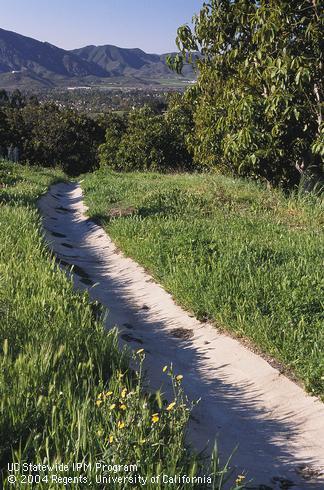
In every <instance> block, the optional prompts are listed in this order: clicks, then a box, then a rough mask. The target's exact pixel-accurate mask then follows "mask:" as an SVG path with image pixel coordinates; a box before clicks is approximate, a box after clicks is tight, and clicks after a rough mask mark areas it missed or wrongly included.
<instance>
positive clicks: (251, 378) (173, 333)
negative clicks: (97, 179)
mask: <svg viewBox="0 0 324 490" xmlns="http://www.w3.org/2000/svg"><path fill="white" fill-rule="evenodd" d="M39 209H40V212H41V214H42V217H43V225H44V229H45V235H46V240H47V242H48V243H49V246H50V247H51V249H52V250H53V251H54V252H55V254H56V255H57V257H58V258H59V259H60V261H61V265H62V266H63V267H64V266H66V265H67V264H73V265H74V274H73V278H74V282H75V287H76V288H78V289H85V288H87V289H88V290H89V293H90V296H91V297H92V298H93V299H96V300H98V301H99V302H100V303H102V304H103V305H104V306H105V307H107V309H108V311H109V314H108V316H107V320H106V322H107V328H111V327H112V326H114V325H118V327H119V330H120V338H121V342H122V343H123V342H124V343H127V344H128V345H130V346H131V347H132V348H134V349H138V348H140V347H143V348H144V349H145V351H146V359H145V366H146V369H147V373H148V381H147V382H148V384H149V388H150V389H152V390H155V389H158V388H160V387H161V386H162V388H163V392H164V393H165V394H166V396H167V397H168V394H169V393H170V386H169V385H168V377H166V376H165V374H163V372H162V368H163V366H165V365H166V364H170V363H171V362H172V363H173V366H174V370H175V372H177V373H181V374H183V376H184V380H183V385H184V388H185V391H186V394H187V396H188V397H189V399H190V400H197V399H199V398H200V399H201V401H200V403H199V404H198V405H197V407H196V408H195V409H194V412H193V416H192V419H191V422H190V426H189V433H188V437H189V439H190V441H191V442H192V443H193V444H194V446H195V447H196V448H198V449H202V448H205V447H207V449H209V448H211V447H212V445H213V443H214V440H215V438H217V440H218V442H219V448H220V453H221V457H222V460H223V461H224V460H225V459H226V458H227V457H228V456H229V455H230V454H231V452H232V451H233V449H234V448H235V446H237V445H239V448H238V450H237V451H236V453H235V454H234V456H233V460H232V465H234V467H235V468H236V469H237V471H238V472H240V473H242V472H245V473H247V477H248V478H253V483H252V484H251V485H250V486H249V488H255V489H257V488H260V489H262V488H263V489H264V490H265V489H277V488H278V489H279V488H281V489H286V488H296V489H304V488H306V489H318V490H319V489H324V405H323V404H322V403H321V402H320V401H319V400H317V399H316V398H314V397H311V396H308V395H307V394H306V393H305V392H304V391H303V390H302V389H301V388H300V387H299V386H297V385H296V384H294V383H293V382H292V381H290V380H289V379H287V378H286V377H285V376H283V375H281V373H280V372H279V371H278V370H277V369H275V368H273V367H272V366H270V365H269V364H268V363H267V362H266V361H265V360H264V359H262V358H261V357H259V356H258V355H256V354H254V353H253V352H251V351H250V350H248V349H247V348H246V347H244V346H243V345H241V344H240V343H239V342H238V341H237V340H235V339H232V338H230V337H228V336H226V335H223V334H220V333H219V332H218V331H217V330H216V329H215V328H214V327H213V326H212V325H209V324H206V323H201V322H199V321H198V320H196V319H195V318H193V317H191V316H190V315H189V314H188V313H186V312H185V311H183V310H182V309H181V308H180V307H179V306H177V305H176V304H175V302H174V301H173V300H172V297H171V296H170V294H168V293H167V292H166V291H165V290H163V288H162V287H161V286H159V285H158V284H156V283H155V282H154V281H153V280H152V278H151V277H150V276H149V275H148V274H147V273H146V272H145V271H144V269H143V268H142V267H140V266H139V265H138V264H136V263H135V262H134V261H133V260H131V259H129V258H126V257H125V256H124V255H123V254H122V253H120V252H119V251H118V250H117V249H116V247H115V245H114V244H113V242H112V241H111V239H110V238H109V237H108V236H107V235H106V233H105V232H104V230H103V229H102V228H100V227H99V226H97V225H96V224H95V223H93V222H92V221H91V220H89V219H88V218H87V216H86V214H85V213H86V207H85V206H84V204H83V196H82V190H81V187H80V185H79V184H76V183H71V184H64V183H60V184H56V185H54V186H52V187H51V189H50V190H49V192H48V193H47V194H46V195H44V196H43V197H42V198H41V199H40V201H39ZM170 398H171V396H170ZM260 485H261V486H260ZM263 485H264V486H263Z"/></svg>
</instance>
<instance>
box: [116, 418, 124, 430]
mask: <svg viewBox="0 0 324 490" xmlns="http://www.w3.org/2000/svg"><path fill="white" fill-rule="evenodd" d="M117 426H118V429H123V428H124V427H125V423H124V422H121V421H120V420H118V424H117Z"/></svg>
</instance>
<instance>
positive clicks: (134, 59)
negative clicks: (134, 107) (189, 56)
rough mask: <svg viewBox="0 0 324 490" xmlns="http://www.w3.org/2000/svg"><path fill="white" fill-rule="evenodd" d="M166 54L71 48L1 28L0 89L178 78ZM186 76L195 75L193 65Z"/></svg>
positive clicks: (185, 71)
mask: <svg viewBox="0 0 324 490" xmlns="http://www.w3.org/2000/svg"><path fill="white" fill-rule="evenodd" d="M166 56H167V54H164V55H157V54H147V53H145V52H144V51H142V50H141V49H137V48H134V49H126V48H119V47H117V46H111V45H105V46H86V47H84V48H80V49H75V50H72V51H67V50H64V49H61V48H58V47H56V46H54V45H52V44H50V43H47V42H41V41H37V40H35V39H32V38H30V37H26V36H22V35H21V34H17V33H15V32H11V31H7V30H5V29H0V88H8V89H12V88H30V89H33V88H45V87H55V86H64V85H71V84H72V85H73V84H74V85H75V84H77V83H78V81H80V82H83V83H84V82H86V83H89V84H91V83H100V82H103V79H110V78H118V79H119V83H122V80H123V78H127V79H128V80H129V79H132V78H133V79H134V80H137V81H138V80H141V79H142V78H143V80H144V81H145V80H148V79H149V80H157V79H159V78H161V79H165V78H169V79H175V78H177V75H175V74H174V73H173V72H171V71H170V70H169V68H168V67H167V65H166V61H165V60H166ZM183 74H184V76H187V77H190V78H193V71H192V68H191V67H190V66H188V67H185V69H184V73H183Z"/></svg>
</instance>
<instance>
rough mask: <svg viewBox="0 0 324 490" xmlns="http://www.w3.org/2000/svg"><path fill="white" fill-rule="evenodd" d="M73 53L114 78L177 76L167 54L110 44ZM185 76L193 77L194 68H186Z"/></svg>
mask: <svg viewBox="0 0 324 490" xmlns="http://www.w3.org/2000/svg"><path fill="white" fill-rule="evenodd" d="M72 53H74V54H76V55H78V56H80V57H81V58H82V59H83V60H85V61H89V62H91V63H94V64H96V65H98V66H100V67H101V68H102V69H104V70H105V71H106V72H108V73H109V74H110V76H113V77H121V76H136V77H141V76H142V77H145V78H151V79H154V78H160V77H167V78H169V77H170V78H173V77H174V76H175V75H174V74H173V73H172V72H171V70H170V69H169V68H168V66H167V65H166V57H167V54H162V55H158V54H148V53H145V52H144V51H142V50H141V49H138V48H119V47H117V46H112V45H110V44H107V45H104V46H85V47H84V48H79V49H74V50H73V51H72ZM183 75H184V76H191V77H192V76H193V70H192V68H191V67H190V66H186V67H185V68H184V72H183Z"/></svg>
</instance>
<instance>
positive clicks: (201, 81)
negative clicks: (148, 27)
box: [170, 0, 324, 187]
mask: <svg viewBox="0 0 324 490" xmlns="http://www.w3.org/2000/svg"><path fill="white" fill-rule="evenodd" d="M323 19H324V16H323V15H321V2H320V1H318V0H303V1H288V0H285V1H282V0H280V1H279V0H271V1H268V0H261V1H257V0H253V1H250V0H249V1H246V0H211V1H210V2H208V3H207V2H206V3H205V4H204V5H203V8H202V9H201V11H200V13H199V14H198V15H197V16H195V17H194V28H193V30H191V29H190V28H189V26H182V27H180V28H179V30H178V38H177V43H178V47H179V49H180V50H181V51H182V54H183V56H186V58H187V59H188V57H189V59H190V56H191V54H192V53H195V52H196V51H197V50H199V51H200V52H201V55H202V57H201V58H198V59H197V58H195V64H196V66H197V69H198V83H197V86H196V87H195V88H194V89H191V90H190V92H189V93H187V95H186V97H189V98H191V100H192V101H193V103H194V104H193V105H194V123H195V131H194V133H193V136H194V138H193V141H192V145H191V147H192V149H193V154H194V159H195V161H196V162H199V163H200V164H201V163H203V164H206V165H207V166H209V167H211V168H219V169H221V170H223V171H224V170H225V171H230V172H232V173H235V174H239V175H245V176H252V177H257V178H262V179H265V180H267V181H268V182H271V183H274V184H283V185H288V186H291V185H294V184H296V183H297V182H298V181H299V178H300V175H305V174H306V173H308V174H312V175H313V176H315V179H313V180H315V181H316V180H319V179H320V177H321V176H322V175H323V168H322V165H321V161H322V160H321V156H323V153H324V139H323V138H324V136H323V129H324V128H323V119H322V110H323V102H322V100H323V93H322V84H321V82H322V70H323V49H322V48H323V44H322V32H323V29H322V28H323V21H324V20H323ZM183 59H184V58H183V57H181V56H176V57H175V58H174V59H173V60H170V61H171V64H172V66H173V68H175V69H177V70H178V71H181V68H182V65H183ZM313 184H314V182H313V183H309V185H310V187H312V186H313Z"/></svg>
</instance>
